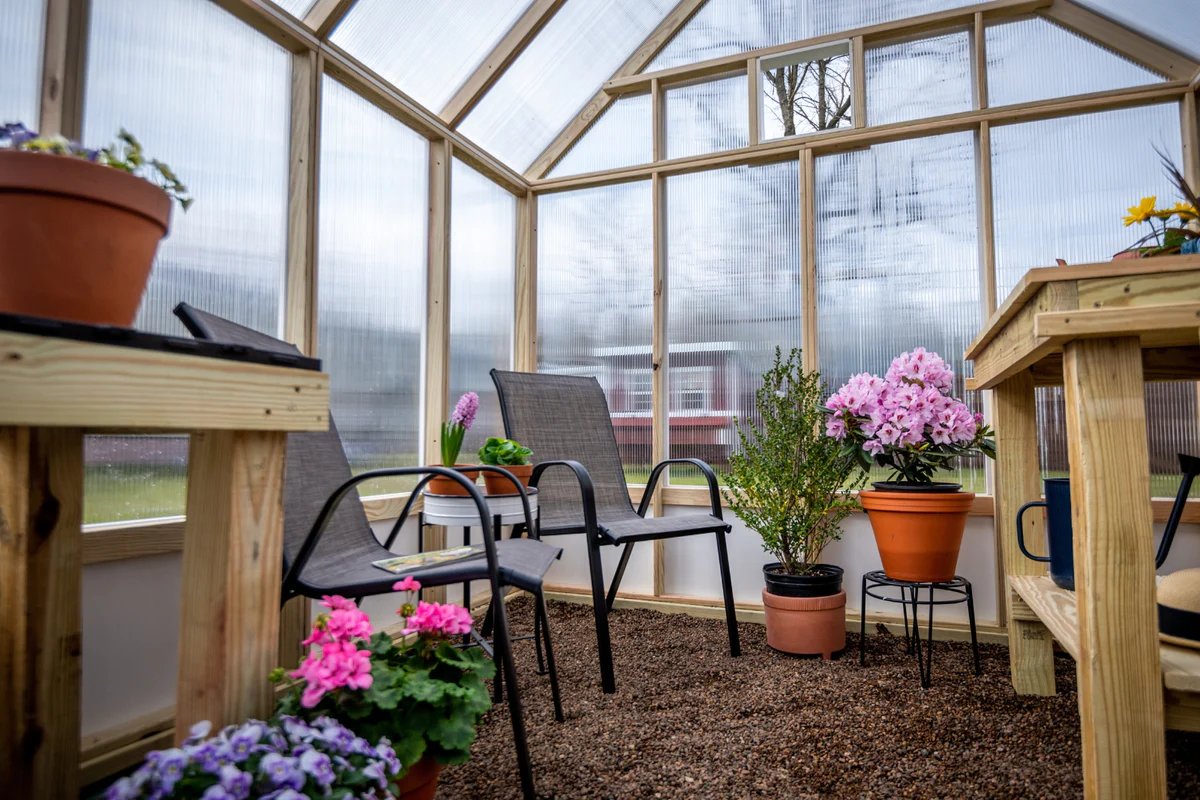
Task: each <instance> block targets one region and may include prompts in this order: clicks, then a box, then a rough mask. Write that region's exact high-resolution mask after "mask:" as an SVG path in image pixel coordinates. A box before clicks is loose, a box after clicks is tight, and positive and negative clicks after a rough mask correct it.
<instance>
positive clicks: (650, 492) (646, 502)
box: [637, 458, 724, 519]
mask: <svg viewBox="0 0 1200 800" xmlns="http://www.w3.org/2000/svg"><path fill="white" fill-rule="evenodd" d="M671 464H689V465H691V466H693V467H695V468H696V469H698V470H700V472H701V473H703V474H704V477H705V478H706V479H707V480H708V500H709V502H710V503H711V504H712V515H713V516H714V517H716V518H717V519H724V517H722V516H721V493H720V491H718V489H717V474H716V473H715V472H713V468H712V467H710V466H709V465H708V462H706V461H701V460H700V459H698V458H668V459H666V460H664V461H660V462H659V463H658V464H656V465H655V466H654V469H653V470H651V472H650V479H649V480H648V481H646V489H645V491H643V492H642V502H640V503H638V509H637V513H638V516H639V517H644V516H646V510H647V509H648V508H649V506H650V498H651V497H653V496H654V489H655V488H656V486H657V485H658V476H659V475H661V474H662V471H663V470H664V469H665V468H666V467H667V466H669V465H671Z"/></svg>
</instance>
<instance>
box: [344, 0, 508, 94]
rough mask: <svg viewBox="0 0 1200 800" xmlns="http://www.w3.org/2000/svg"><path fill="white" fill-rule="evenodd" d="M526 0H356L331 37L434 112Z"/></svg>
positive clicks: (467, 75) (494, 41) (497, 37)
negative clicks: (430, 0) (452, 0)
mask: <svg viewBox="0 0 1200 800" xmlns="http://www.w3.org/2000/svg"><path fill="white" fill-rule="evenodd" d="M529 3H530V0H455V2H445V0H442V1H441V2H429V0H358V2H357V3H355V4H354V6H353V7H352V8H351V9H350V13H349V14H347V15H346V17H345V19H343V20H342V22H341V23H340V24H339V25H338V27H337V28H336V29H335V30H334V32H333V36H332V40H333V43H334V44H336V45H338V46H339V47H343V48H345V49H346V52H348V53H350V54H351V55H353V56H354V57H355V58H357V59H359V60H360V61H362V62H363V63H364V64H366V65H367V66H368V67H370V68H371V69H373V70H374V71H376V72H378V73H379V74H380V75H382V76H383V77H384V78H386V79H387V80H389V81H391V82H392V83H393V84H395V85H396V86H397V87H399V89H400V90H401V91H402V92H405V93H406V94H408V95H409V96H411V97H412V98H413V99H415V100H416V101H417V102H419V103H422V104H423V105H425V106H426V107H428V108H431V109H433V110H434V111H439V110H440V109H441V108H442V107H443V106H445V105H446V103H447V102H448V101H449V100H450V98H451V97H453V96H454V93H455V91H457V90H458V88H459V87H460V86H462V84H463V82H464V81H466V79H467V78H468V77H469V76H470V75H471V73H472V72H474V71H475V69H476V67H478V66H479V65H480V63H482V62H483V59H484V58H486V57H487V54H488V53H490V52H491V51H492V48H493V47H495V45H496V43H497V42H498V41H500V39H501V37H503V36H504V34H505V33H506V32H508V30H509V28H511V27H512V25H513V23H514V22H516V21H517V19H518V18H519V17H520V16H521V14H522V13H523V12H524V11H525V9H526V8H528V7H529Z"/></svg>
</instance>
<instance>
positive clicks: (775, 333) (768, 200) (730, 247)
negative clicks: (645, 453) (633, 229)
mask: <svg viewBox="0 0 1200 800" xmlns="http://www.w3.org/2000/svg"><path fill="white" fill-rule="evenodd" d="M799 184H800V178H799V172H798V165H797V162H796V161H794V160H793V161H785V162H781V163H778V164H768V165H765V166H759V167H746V166H740V167H731V168H728V169H720V170H713V171H711V172H697V173H691V174H687V175H675V176H671V177H669V178H667V276H668V278H667V284H668V287H669V290H668V293H667V296H668V301H669V302H668V310H667V320H668V323H667V342H668V354H669V356H668V365H667V383H668V387H669V404H670V416H669V419H670V426H669V433H668V443H669V452H670V456H671V457H672V458H701V459H704V460H705V461H708V462H709V463H711V464H713V465H715V466H717V467H724V466H725V465H726V464H727V463H728V457H729V454H730V452H732V451H733V449H734V448H736V446H737V443H738V437H737V432H736V431H737V429H736V426H735V425H734V419H736V420H738V421H741V420H743V419H746V418H751V419H754V420H755V422H756V423H757V422H758V417H757V415H756V414H755V410H754V392H755V391H756V390H757V388H758V386H759V384H760V382H761V376H762V373H763V372H765V371H766V370H767V369H769V368H770V367H771V365H772V363H773V360H774V357H775V348H776V346H778V347H780V348H782V349H783V353H784V356H785V357H786V355H787V353H788V351H790V350H791V348H793V347H799V346H800V332H801V327H802V324H801V309H802V308H803V305H802V303H801V300H800V290H801V277H800V252H801V242H800V240H801V232H800V203H799ZM671 482H672V483H677V484H679V483H696V482H700V476H699V474H698V473H696V472H695V471H694V470H690V469H686V470H685V469H682V468H673V469H672V471H671Z"/></svg>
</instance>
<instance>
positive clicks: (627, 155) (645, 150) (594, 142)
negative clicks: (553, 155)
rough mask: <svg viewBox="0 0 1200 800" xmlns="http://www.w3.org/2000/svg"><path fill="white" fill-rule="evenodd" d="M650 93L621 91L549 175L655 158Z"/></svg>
mask: <svg viewBox="0 0 1200 800" xmlns="http://www.w3.org/2000/svg"><path fill="white" fill-rule="evenodd" d="M653 124H654V123H653V121H652V119H651V106H650V95H648V94H634V95H622V96H621V97H618V98H617V99H616V100H614V101H613V103H612V105H610V106H609V107H608V108H607V109H605V111H604V113H603V114H601V115H600V117H599V119H597V120H596V122H595V123H594V124H593V125H592V127H590V128H588V130H587V132H586V133H584V134H583V136H581V137H580V139H579V141H578V142H576V143H575V146H574V147H572V148H571V149H570V150H568V151H567V154H566V155H565V156H563V158H562V160H561V161H559V162H558V163H557V164H556V165H555V166H554V169H552V170H550V176H551V177H556V176H560V175H578V174H579V173H581V172H595V171H597V170H602V169H615V168H617V167H629V166H633V165H635V164H646V163H649V162H650V161H651V160H652V159H653V158H654V141H653V139H654V136H653V128H652V126H653Z"/></svg>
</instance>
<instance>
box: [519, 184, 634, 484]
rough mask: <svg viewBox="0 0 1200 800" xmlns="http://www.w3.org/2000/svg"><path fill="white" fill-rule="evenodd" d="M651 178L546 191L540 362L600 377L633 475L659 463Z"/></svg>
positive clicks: (549, 368)
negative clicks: (653, 428) (652, 382)
mask: <svg viewBox="0 0 1200 800" xmlns="http://www.w3.org/2000/svg"><path fill="white" fill-rule="evenodd" d="M651 225H652V217H651V191H650V182H649V181H637V182H634V183H622V184H618V185H615V186H604V187H599V188H595V189H582V190H579V191H574V192H561V193H556V194H547V195H542V196H541V197H540V198H539V199H538V281H537V288H538V302H537V308H538V371H540V372H551V373H555V374H559V375H589V376H595V378H596V379H597V380H599V381H600V384H601V385H602V386H603V387H604V390H605V394H606V395H607V397H608V407H609V409H610V410H611V411H612V415H613V425H614V427H615V428H616V432H617V442H618V445H619V446H620V448H621V456H622V460H623V461H624V462H625V471H626V474H627V475H628V476H629V478H630V480H631V481H634V482H645V480H646V477H647V472H648V469H649V462H650V412H651V407H650V387H649V385H648V379H649V375H650V343H651V324H652V318H653V313H654V308H653V306H654V290H653V282H654V259H653V240H652V236H653V234H652V228H651Z"/></svg>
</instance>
